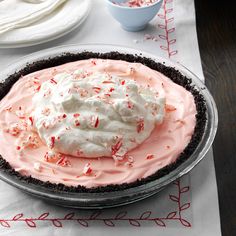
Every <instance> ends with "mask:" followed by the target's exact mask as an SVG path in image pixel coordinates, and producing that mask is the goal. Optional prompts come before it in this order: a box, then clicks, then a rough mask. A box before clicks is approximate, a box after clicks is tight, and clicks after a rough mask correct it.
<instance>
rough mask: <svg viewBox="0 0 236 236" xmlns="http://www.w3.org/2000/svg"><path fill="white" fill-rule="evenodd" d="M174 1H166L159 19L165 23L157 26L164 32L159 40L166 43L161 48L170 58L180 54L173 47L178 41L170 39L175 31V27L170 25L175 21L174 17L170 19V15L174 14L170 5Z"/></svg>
mask: <svg viewBox="0 0 236 236" xmlns="http://www.w3.org/2000/svg"><path fill="white" fill-rule="evenodd" d="M172 2H173V0H164V1H163V5H162V11H163V12H162V13H159V14H158V16H159V18H160V19H161V20H162V21H163V23H161V24H158V25H157V26H158V27H159V28H160V29H161V31H163V32H162V33H161V34H159V35H158V36H159V38H160V39H161V40H163V41H165V45H161V46H160V48H161V49H162V50H164V51H166V52H167V55H168V57H169V58H171V57H172V56H174V55H176V54H177V53H178V51H177V50H173V49H172V46H173V45H174V44H175V43H176V39H170V34H172V33H173V32H174V31H175V27H172V26H170V23H171V22H173V21H174V17H169V14H170V13H172V12H173V8H171V7H169V6H168V5H169V4H170V3H172Z"/></svg>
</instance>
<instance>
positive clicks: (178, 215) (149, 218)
mask: <svg viewBox="0 0 236 236" xmlns="http://www.w3.org/2000/svg"><path fill="white" fill-rule="evenodd" d="M174 185H176V186H177V187H176V189H177V194H176V195H173V194H170V195H169V198H170V200H171V201H173V202H176V204H177V211H172V212H169V213H168V214H167V216H165V217H157V216H154V215H153V213H152V212H151V211H145V212H143V213H141V214H140V215H139V216H136V217H129V216H128V212H127V211H120V212H118V213H116V214H115V215H114V216H113V217H105V216H103V212H102V211H95V212H93V213H92V214H91V215H90V216H88V217H78V216H76V213H75V212H69V213H67V214H66V215H65V216H64V217H56V218H52V217H50V213H49V212H44V213H42V214H41V215H40V216H39V217H24V214H23V213H19V214H17V215H15V216H14V217H12V218H10V219H0V225H1V226H2V227H6V228H10V227H11V226H12V225H14V223H21V222H23V223H25V225H26V226H28V227H30V228H35V227H37V226H38V225H39V224H40V223H41V222H50V223H51V224H50V225H51V226H54V227H57V228H61V227H63V226H64V224H65V223H66V222H73V223H78V224H80V226H82V227H89V226H90V225H92V223H94V222H101V223H103V224H104V225H105V226H108V227H115V226H116V224H117V223H119V222H127V223H129V225H130V226H133V227H141V226H142V224H143V223H144V222H150V223H154V225H156V226H159V227H167V225H168V222H169V221H175V222H179V223H180V224H181V225H182V226H184V227H191V223H190V222H189V221H188V220H186V219H184V218H183V216H182V212H183V211H185V210H187V209H188V208H189V207H190V206H191V204H190V203H189V202H187V203H182V200H181V196H182V195H183V194H185V193H187V192H188V191H189V190H190V188H189V186H184V187H182V186H181V184H180V180H177V181H176V182H174Z"/></svg>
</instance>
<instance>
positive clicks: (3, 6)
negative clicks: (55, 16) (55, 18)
mask: <svg viewBox="0 0 236 236" xmlns="http://www.w3.org/2000/svg"><path fill="white" fill-rule="evenodd" d="M65 1H67V0H44V1H39V0H37V2H36V1H34V2H35V3H37V4H35V3H33V4H32V0H31V1H28V2H27V1H23V0H5V1H2V2H0V34H3V33H5V32H7V31H9V30H12V29H16V28H20V27H24V26H27V25H30V24H32V23H34V22H36V21H38V20H40V19H41V18H43V17H45V16H47V15H48V14H50V13H52V12H53V11H54V10H55V9H56V8H57V7H58V6H60V5H61V4H62V3H64V2H65Z"/></svg>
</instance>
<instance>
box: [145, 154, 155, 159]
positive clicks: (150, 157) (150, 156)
mask: <svg viewBox="0 0 236 236" xmlns="http://www.w3.org/2000/svg"><path fill="white" fill-rule="evenodd" d="M153 158H154V155H153V154H147V156H146V159H147V160H151V159H153Z"/></svg>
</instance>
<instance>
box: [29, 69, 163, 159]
mask: <svg viewBox="0 0 236 236" xmlns="http://www.w3.org/2000/svg"><path fill="white" fill-rule="evenodd" d="M164 105H165V98H164V97H160V96H158V92H156V91H154V90H152V89H150V88H148V87H144V86H140V85H139V84H137V83H136V82H135V81H134V80H130V79H127V78H125V77H119V76H116V75H111V74H106V73H96V72H95V73H88V72H86V71H84V70H76V71H74V72H73V73H59V74H56V75H55V76H53V78H51V79H50V80H48V81H45V82H44V83H42V84H41V88H40V91H39V92H38V93H36V95H35V96H34V97H33V106H34V107H35V108H36V109H35V110H34V112H33V114H32V117H33V120H34V125H35V127H36V129H37V132H38V134H39V136H40V138H41V139H42V141H43V142H44V143H45V144H46V145H47V146H48V147H49V148H51V149H52V150H55V151H56V152H60V153H63V154H68V155H72V156H77V157H81V156H82V157H93V158H96V157H101V156H108V157H113V158H114V159H117V158H118V159H119V158H123V157H124V156H125V154H126V153H127V152H128V151H130V150H132V149H133V148H135V147H137V146H138V145H139V144H141V143H142V142H143V141H144V140H145V139H146V138H148V137H149V136H150V134H151V132H152V131H153V129H154V128H155V126H156V125H157V124H160V123H162V121H163V117H164V110H165V109H164V107H165V106H164Z"/></svg>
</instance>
